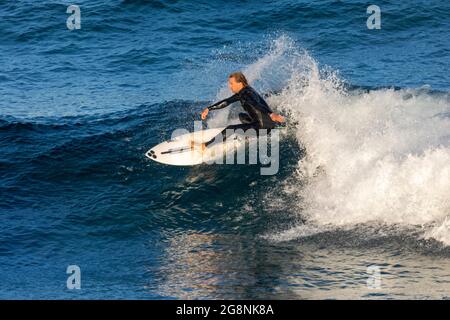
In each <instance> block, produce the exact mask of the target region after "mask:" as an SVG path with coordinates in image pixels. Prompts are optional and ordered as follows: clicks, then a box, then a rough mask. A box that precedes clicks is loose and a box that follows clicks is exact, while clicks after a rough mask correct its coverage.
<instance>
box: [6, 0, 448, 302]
mask: <svg viewBox="0 0 450 320" xmlns="http://www.w3.org/2000/svg"><path fill="white" fill-rule="evenodd" d="M71 4H73V3H72V2H69V1H30V0H21V1H8V0H7V1H1V2H0V29H1V30H2V32H1V35H0V44H1V50H0V83H1V85H0V95H1V97H2V99H1V101H0V150H1V157H0V215H1V223H0V228H1V229H0V230H1V231H0V270H1V272H0V283H1V286H0V298H3V299H55V298H58V299H59V298H62V299H79V298H81V299H87V298H89V299H110V298H121V299H172V298H175V299H178V298H185V299H205V298H226V299H230V298H235V299H255V298H259V299H263V298H264V299H265V298H287V299H313V298H335V299H341V298H357V299H360V298H363V299H366V298H375V299H376V298H448V297H449V292H450V249H449V245H450V220H449V215H450V204H449V195H450V96H449V88H450V87H449V82H450V59H449V56H450V20H449V17H450V3H448V2H443V1H412V2H404V3H401V2H398V1H377V3H373V4H376V5H378V6H379V7H380V9H381V29H373V30H369V29H368V28H367V25H366V20H367V18H368V17H369V15H370V14H367V12H366V10H367V7H368V6H369V4H368V3H367V2H364V1H325V0H324V1H314V2H309V1H293V0H281V1H254V0H246V1H242V0H241V1H234V0H232V1H226V2H224V1H211V0H209V1H187V0H180V1H176V0H166V1H163V0H154V1H144V0H141V1H138V0H136V1H119V0H117V1H95V2H92V1H81V0H79V1H77V3H76V4H77V5H79V7H80V9H81V29H79V30H72V31H71V30H68V28H67V26H66V20H67V18H68V17H69V15H70V14H68V13H66V10H67V7H68V6H69V5H71ZM235 70H244V72H245V73H246V74H247V75H248V77H249V79H250V80H251V83H252V85H253V86H254V87H255V88H256V89H258V90H259V91H261V92H263V93H265V94H267V95H268V101H269V103H270V104H271V105H272V107H273V108H274V109H275V110H277V111H279V112H280V113H283V114H285V115H286V116H287V117H288V119H289V122H288V133H287V134H286V135H285V136H284V137H283V139H282V142H281V150H280V170H279V172H278V173H277V174H276V175H274V176H261V175H260V170H259V167H258V166H243V165H241V166H226V165H223V166H219V165H216V166H208V165H202V166H196V167H172V166H164V165H161V164H158V163H156V162H152V161H150V160H149V159H146V158H145V157H144V153H145V152H146V151H147V150H148V149H149V148H150V147H152V146H154V145H156V144H158V143H160V142H161V141H164V140H167V139H168V138H170V135H171V132H172V130H174V129H176V128H187V129H189V130H192V128H193V120H198V119H199V112H200V111H201V110H202V108H203V107H204V106H205V105H207V104H208V103H210V102H211V101H214V100H217V99H219V98H222V97H224V96H227V95H229V94H230V93H229V92H228V91H227V89H226V79H227V75H228V74H229V73H230V72H232V71H235ZM227 117H228V114H226V113H219V114H218V115H217V116H214V115H213V117H212V119H211V121H210V122H209V123H208V124H209V126H214V125H215V124H218V123H224V122H226V121H227ZM230 117H231V118H233V114H231V115H230ZM69 265H78V266H79V267H80V269H81V289H79V290H76V289H75V290H70V289H68V288H67V287H66V280H67V277H68V276H69V275H68V274H66V269H67V267H68V266H69ZM370 266H375V267H376V268H378V269H377V270H380V279H381V285H380V286H379V287H376V288H374V287H371V286H370V285H368V280H370V279H371V275H372V273H371V271H370V270H372V269H367V268H368V267H370Z"/></svg>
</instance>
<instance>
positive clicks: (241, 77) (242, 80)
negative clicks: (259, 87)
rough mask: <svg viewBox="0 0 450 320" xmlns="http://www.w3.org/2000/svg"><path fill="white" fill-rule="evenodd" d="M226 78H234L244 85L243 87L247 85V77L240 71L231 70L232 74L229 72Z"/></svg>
mask: <svg viewBox="0 0 450 320" xmlns="http://www.w3.org/2000/svg"><path fill="white" fill-rule="evenodd" d="M228 78H234V80H236V81H237V82H239V83H242V84H243V85H244V87H246V86H248V81H247V78H246V77H245V76H244V74H243V73H242V72H240V71H238V72H233V73H232V74H230V75H229V76H228Z"/></svg>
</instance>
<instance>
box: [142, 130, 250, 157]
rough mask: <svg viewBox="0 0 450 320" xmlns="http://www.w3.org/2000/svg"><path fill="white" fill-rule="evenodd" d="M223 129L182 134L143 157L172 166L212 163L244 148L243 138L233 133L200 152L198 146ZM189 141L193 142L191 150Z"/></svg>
mask: <svg viewBox="0 0 450 320" xmlns="http://www.w3.org/2000/svg"><path fill="white" fill-rule="evenodd" d="M223 129H224V127H222V128H214V129H206V130H200V131H196V132H191V133H187V134H183V135H180V136H178V137H176V138H174V139H173V140H169V141H165V142H163V143H160V144H158V145H156V146H154V147H153V148H151V149H150V150H148V151H147V152H146V153H145V155H146V156H147V157H148V158H149V159H152V160H154V161H156V162H160V163H164V164H169V165H174V166H193V165H197V164H201V163H210V162H214V161H215V160H217V159H219V158H223V156H224V154H226V153H228V152H234V151H235V150H237V148H240V147H243V146H245V137H244V136H239V134H236V133H235V134H233V135H231V136H229V137H228V138H227V139H226V140H225V142H223V143H222V142H220V141H219V142H214V143H212V144H210V145H209V146H208V147H207V148H206V149H205V150H204V151H202V148H201V146H200V144H201V143H204V142H207V141H209V140H211V139H213V138H214V137H216V136H217V135H218V134H219V133H220V132H221V131H222V130H223ZM251 139H253V138H251ZM254 139H256V138H254ZM191 141H194V142H195V146H194V148H193V149H192V148H191Z"/></svg>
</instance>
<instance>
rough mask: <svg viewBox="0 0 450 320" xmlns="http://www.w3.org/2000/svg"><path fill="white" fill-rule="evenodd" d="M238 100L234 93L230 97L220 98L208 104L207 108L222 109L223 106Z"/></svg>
mask: <svg viewBox="0 0 450 320" xmlns="http://www.w3.org/2000/svg"><path fill="white" fill-rule="evenodd" d="M238 100H239V96H238V95H237V94H235V95H232V96H231V97H229V98H227V99H224V100H221V101H219V102H216V103H214V104H212V105H210V106H209V107H208V109H209V110H217V109H223V108H225V107H227V106H229V105H230V104H232V103H234V102H236V101H238Z"/></svg>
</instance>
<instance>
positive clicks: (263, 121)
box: [205, 86, 275, 146]
mask: <svg viewBox="0 0 450 320" xmlns="http://www.w3.org/2000/svg"><path fill="white" fill-rule="evenodd" d="M237 101H240V102H241V105H242V108H244V110H245V111H246V112H247V113H240V114H239V120H240V121H241V123H240V124H232V125H229V126H227V127H226V128H225V129H224V130H223V131H222V132H221V134H222V136H223V138H224V140H225V139H226V130H227V129H233V130H236V129H242V130H244V131H246V130H247V129H255V130H256V133H257V134H258V131H259V129H267V132H270V129H273V128H274V127H275V122H274V121H272V119H271V118H270V114H271V113H272V110H271V109H270V107H269V106H268V104H267V103H266V101H264V99H263V98H262V97H261V96H260V95H259V94H258V93H257V92H256V91H255V89H253V88H252V87H250V86H247V87H244V88H243V89H242V90H241V91H239V92H238V93H236V94H234V95H232V96H231V97H229V98H227V99H224V100H221V101H219V102H216V103H214V104H213V105H211V106H209V107H208V109H209V110H217V109H222V108H225V107H226V106H229V105H230V104H232V103H234V102H237ZM214 140H215V138H214V139H212V140H210V141H208V142H207V143H205V145H206V146H208V145H209V144H211V143H213V142H214Z"/></svg>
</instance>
